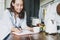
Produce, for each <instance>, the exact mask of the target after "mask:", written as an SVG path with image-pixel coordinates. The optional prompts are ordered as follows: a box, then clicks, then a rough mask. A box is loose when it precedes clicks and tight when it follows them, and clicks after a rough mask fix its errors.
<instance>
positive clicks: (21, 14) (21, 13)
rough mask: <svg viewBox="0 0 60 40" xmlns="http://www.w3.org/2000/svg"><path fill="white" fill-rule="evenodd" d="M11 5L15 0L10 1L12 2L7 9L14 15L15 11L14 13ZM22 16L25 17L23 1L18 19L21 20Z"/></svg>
mask: <svg viewBox="0 0 60 40" xmlns="http://www.w3.org/2000/svg"><path fill="white" fill-rule="evenodd" d="M22 1H23V0H22ZM12 3H15V0H12V1H11V3H10V8H7V9H9V10H10V12H14V13H16V11H15V9H14V7H13V5H12ZM24 16H25V12H24V1H23V9H22V11H21V12H20V13H19V18H20V19H23V18H24Z"/></svg>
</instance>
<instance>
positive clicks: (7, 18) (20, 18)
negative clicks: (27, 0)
mask: <svg viewBox="0 0 60 40" xmlns="http://www.w3.org/2000/svg"><path fill="white" fill-rule="evenodd" d="M2 21H3V22H4V24H5V25H6V28H7V29H8V32H9V33H10V32H20V31H21V30H22V29H23V30H33V29H32V28H30V27H28V26H27V24H26V12H25V10H24V1H23V0H12V1H11V3H10V8H7V9H6V10H5V12H4V14H3V19H2ZM21 28H22V29H21ZM5 40H6V38H5Z"/></svg>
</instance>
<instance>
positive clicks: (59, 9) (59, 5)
mask: <svg viewBox="0 0 60 40" xmlns="http://www.w3.org/2000/svg"><path fill="white" fill-rule="evenodd" d="M56 11H57V14H58V15H60V3H59V4H58V5H57V8H56Z"/></svg>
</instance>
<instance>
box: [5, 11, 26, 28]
mask: <svg viewBox="0 0 60 40" xmlns="http://www.w3.org/2000/svg"><path fill="white" fill-rule="evenodd" d="M4 20H5V22H6V23H7V24H8V26H10V28H11V27H12V26H13V27H14V26H17V27H19V26H21V28H22V29H25V28H26V27H27V24H26V13H25V16H24V19H20V18H19V17H16V20H15V18H14V12H10V11H9V10H6V11H5V12H4Z"/></svg>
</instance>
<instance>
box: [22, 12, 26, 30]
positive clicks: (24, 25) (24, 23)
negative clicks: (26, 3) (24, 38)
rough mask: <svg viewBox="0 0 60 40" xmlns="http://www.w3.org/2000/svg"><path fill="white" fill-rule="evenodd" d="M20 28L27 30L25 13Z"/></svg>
mask: <svg viewBox="0 0 60 40" xmlns="http://www.w3.org/2000/svg"><path fill="white" fill-rule="evenodd" d="M21 28H22V29H26V28H27V23H26V12H25V17H24V20H23V22H22V24H21Z"/></svg>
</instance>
